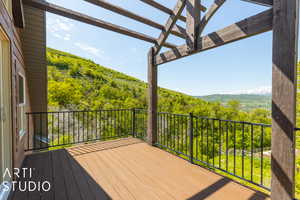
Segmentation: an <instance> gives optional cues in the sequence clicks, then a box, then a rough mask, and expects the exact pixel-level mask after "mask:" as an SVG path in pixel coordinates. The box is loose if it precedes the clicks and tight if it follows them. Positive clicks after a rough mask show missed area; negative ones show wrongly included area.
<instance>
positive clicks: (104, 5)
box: [84, 0, 185, 39]
mask: <svg viewBox="0 0 300 200" xmlns="http://www.w3.org/2000/svg"><path fill="white" fill-rule="evenodd" d="M84 1H86V2H89V3H91V4H94V5H96V6H100V7H102V8H104V9H107V10H110V11H112V12H115V13H117V14H119V15H122V16H125V17H128V18H130V19H133V20H136V21H138V22H141V23H143V24H147V25H149V26H151V27H154V28H157V29H160V30H162V31H163V30H164V29H165V27H164V26H163V25H161V24H159V23H157V22H155V21H152V20H150V19H147V18H145V17H143V16H140V15H137V14H135V13H133V12H131V11H128V10H126V9H124V8H121V7H119V6H116V5H113V4H111V3H109V2H107V1H104V0H84ZM171 34H173V35H176V36H178V37H181V38H183V39H185V34H184V33H182V32H180V31H178V30H177V29H172V30H171Z"/></svg>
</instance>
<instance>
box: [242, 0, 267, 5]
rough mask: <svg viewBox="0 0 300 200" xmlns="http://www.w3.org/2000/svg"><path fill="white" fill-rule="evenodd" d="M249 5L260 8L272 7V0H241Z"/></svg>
mask: <svg viewBox="0 0 300 200" xmlns="http://www.w3.org/2000/svg"><path fill="white" fill-rule="evenodd" d="M242 1H247V2H249V3H255V4H258V5H262V6H273V0H242Z"/></svg>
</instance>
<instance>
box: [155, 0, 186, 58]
mask: <svg viewBox="0 0 300 200" xmlns="http://www.w3.org/2000/svg"><path fill="white" fill-rule="evenodd" d="M185 2H186V0H178V2H177V4H176V6H175V8H174V10H173V13H174V14H172V15H171V16H170V17H169V18H168V20H167V23H166V25H165V29H164V30H163V31H162V32H161V34H160V35H159V37H158V39H157V45H156V46H155V47H154V54H155V55H156V54H157V53H158V52H159V51H160V49H161V48H162V46H163V45H164V44H165V42H166V40H167V38H168V36H169V34H170V33H171V30H172V29H173V27H174V25H175V23H176V21H177V19H178V17H179V16H180V15H181V13H182V11H183V9H184V7H185Z"/></svg>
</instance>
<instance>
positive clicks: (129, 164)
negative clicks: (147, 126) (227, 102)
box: [11, 138, 269, 200]
mask: <svg viewBox="0 0 300 200" xmlns="http://www.w3.org/2000/svg"><path fill="white" fill-rule="evenodd" d="M24 165H26V166H31V167H34V168H37V171H36V172H37V173H36V174H35V176H34V179H35V180H49V181H51V183H52V186H53V188H52V190H51V191H50V192H49V193H47V192H44V193H40V194H39V195H40V199H45V200H48V199H50V200H51V199H53V200H94V199H95V200H98V199H101V200H102V199H120V200H123V199H124V200H130V199H149V200H159V199H161V200H181V199H188V200H201V199H211V200H218V199H220V200H227V199H229V200H254V199H255V200H264V199H269V197H268V196H266V195H264V194H262V193H260V192H257V191H254V190H251V189H249V188H247V187H244V186H242V185H240V184H238V183H236V182H234V181H231V180H230V179H228V178H224V177H223V176H220V175H217V174H215V173H213V172H210V171H208V170H206V169H204V168H201V167H199V166H196V165H192V164H190V163H189V162H187V161H185V160H183V159H180V158H178V157H176V156H174V155H171V154H170V153H168V152H165V151H163V150H161V149H158V148H155V147H152V146H149V145H148V144H146V143H144V142H142V141H140V140H138V139H135V138H127V139H119V140H114V141H106V142H97V143H92V144H84V145H79V146H75V147H71V148H67V149H62V150H54V151H50V152H44V153H38V154H33V155H29V156H27V158H26V162H24ZM21 194H22V193H21ZM23 195H24V196H23V197H20V193H19V192H17V191H16V192H15V195H12V197H14V198H11V199H14V200H19V199H20V200H23V199H25V200H26V199H30V200H31V199H34V198H37V197H38V195H37V193H32V194H31V193H30V194H29V197H28V198H26V195H27V193H25V194H23Z"/></svg>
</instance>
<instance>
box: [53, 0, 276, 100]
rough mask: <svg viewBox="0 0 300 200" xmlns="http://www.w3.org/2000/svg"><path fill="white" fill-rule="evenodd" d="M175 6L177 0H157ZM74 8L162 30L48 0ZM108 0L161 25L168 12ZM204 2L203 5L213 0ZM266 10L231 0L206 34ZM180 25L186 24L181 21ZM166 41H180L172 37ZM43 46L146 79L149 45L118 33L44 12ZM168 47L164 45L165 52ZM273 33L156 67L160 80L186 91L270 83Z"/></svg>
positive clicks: (250, 88)
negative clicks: (45, 16)
mask: <svg viewBox="0 0 300 200" xmlns="http://www.w3.org/2000/svg"><path fill="white" fill-rule="evenodd" d="M156 1H157V2H159V3H161V4H163V5H166V6H168V7H169V8H173V7H174V5H175V4H176V0H168V1H166V0H156ZM49 2H52V3H55V4H57V5H61V6H64V7H67V8H70V9H72V10H76V11H80V12H82V13H85V14H88V15H90V16H93V17H97V18H99V19H103V20H105V21H108V22H111V23H115V24H118V25H123V26H125V27H127V28H129V29H132V30H137V31H139V32H142V33H145V34H148V35H151V36H153V37H155V38H157V37H158V36H159V34H160V31H159V30H156V29H154V28H152V27H150V26H147V25H144V24H141V23H139V22H135V21H133V20H131V19H128V18H126V17H123V16H121V15H118V14H115V13H113V12H110V11H107V10H105V9H102V8H99V7H96V6H94V5H91V4H89V3H86V2H84V1H76V3H74V1H69V0H63V1H61V0H49ZM109 2H111V3H113V4H116V5H119V6H121V7H123V8H126V9H130V10H131V11H133V12H135V13H137V14H139V15H143V16H145V17H147V18H150V19H152V20H154V21H156V22H159V23H161V24H165V22H166V20H167V18H168V16H167V15H166V14H164V13H162V12H160V11H158V10H156V9H154V8H152V7H150V6H148V5H146V4H143V3H142V2H140V1H139V0H109ZM202 2H204V3H205V4H204V5H206V6H207V7H209V5H211V3H212V2H213V0H206V1H202ZM265 9H268V8H267V7H264V6H259V5H255V4H251V3H247V2H243V1H240V0H230V1H228V2H226V3H225V4H224V6H223V7H222V8H221V9H220V11H219V12H218V13H217V14H216V15H215V17H214V18H213V19H212V20H211V21H210V23H209V24H208V26H207V28H206V29H205V31H204V34H206V33H210V32H213V31H216V30H219V29H221V28H223V27H225V26H227V25H230V24H232V23H234V22H237V21H240V20H242V19H244V18H246V17H249V16H251V15H254V14H257V13H259V12H261V11H263V10H265ZM179 24H180V25H182V26H184V24H182V23H180V22H179ZM168 41H169V42H172V43H175V44H178V45H180V44H183V43H184V42H185V41H184V40H183V39H180V38H177V37H174V36H171V37H169V39H168ZM47 45H48V46H49V47H52V48H55V49H59V50H62V51H67V52H70V53H73V54H76V55H79V56H82V57H85V58H89V59H91V60H94V61H95V62H96V63H99V64H101V65H103V66H105V67H109V68H112V69H115V70H117V71H120V72H124V73H126V74H128V75H131V76H134V77H137V78H139V79H141V80H144V81H146V80H147V52H148V50H149V48H150V47H151V46H152V44H150V43H147V42H144V41H140V40H137V39H133V38H130V37H127V36H124V35H120V34H118V33H114V32H111V31H107V30H104V29H101V28H97V27H94V26H90V25H87V24H83V23H80V22H76V21H74V20H70V19H66V18H63V17H60V16H57V15H53V14H49V13H48V14H47ZM164 50H166V49H163V51H164ZM271 66H272V33H271V32H268V33H264V34H261V35H259V36H255V37H252V38H249V39H245V40H242V41H238V42H235V43H232V44H229V45H225V46H223V47H220V48H217V49H213V50H209V51H206V52H202V53H200V54H196V55H193V56H190V57H187V58H183V59H180V60H177V61H174V62H171V63H167V64H165V65H160V67H159V81H158V82H159V85H160V86H161V87H164V88H168V89H172V90H176V91H180V92H183V93H186V94H190V95H206V94H215V93H240V92H243V93H247V92H256V91H265V90H268V89H269V88H270V87H271Z"/></svg>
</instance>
